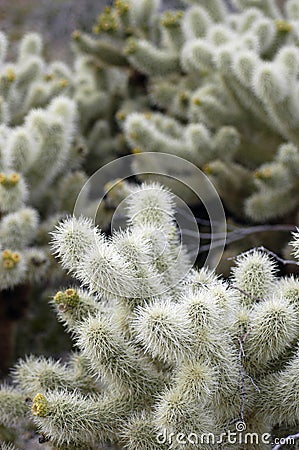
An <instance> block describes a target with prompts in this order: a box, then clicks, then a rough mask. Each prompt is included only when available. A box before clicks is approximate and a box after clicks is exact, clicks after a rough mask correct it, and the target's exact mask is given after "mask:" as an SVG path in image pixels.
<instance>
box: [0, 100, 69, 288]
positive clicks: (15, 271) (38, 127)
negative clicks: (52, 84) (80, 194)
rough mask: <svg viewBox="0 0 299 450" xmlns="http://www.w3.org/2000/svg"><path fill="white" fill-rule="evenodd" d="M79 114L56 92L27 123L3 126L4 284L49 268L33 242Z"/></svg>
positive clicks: (0, 233) (0, 225)
mask: <svg viewBox="0 0 299 450" xmlns="http://www.w3.org/2000/svg"><path fill="white" fill-rule="evenodd" d="M75 120H76V107H75V104H74V102H73V101H71V100H69V99H67V98H64V97H57V98H56V99H55V100H53V101H52V102H51V103H50V105H49V107H48V108H47V109H44V110H42V109H36V110H32V111H31V112H30V113H29V114H28V115H27V117H26V120H25V123H24V125H22V126H19V127H8V126H6V125H2V126H1V127H0V134H1V151H0V171H1V173H0V211H1V219H0V243H1V250H2V254H1V265H0V273H1V277H0V289H7V288H11V287H14V286H16V285H18V284H20V283H21V282H25V281H26V280H28V279H29V280H30V281H36V280H38V279H39V278H40V277H41V276H42V275H43V274H44V273H45V268H46V267H47V261H48V257H47V255H46V253H45V251H44V249H43V248H41V247H40V248H38V246H37V247H34V248H33V247H32V243H33V242H34V241H35V242H36V241H37V236H38V232H39V226H40V214H41V215H43V214H44V213H45V211H43V209H44V204H45V202H46V201H45V197H46V196H47V188H48V187H49V185H50V183H51V182H53V180H54V179H57V177H58V175H59V174H62V172H63V170H64V168H65V167H66V164H68V163H69V160H70V158H72V156H73V155H72V147H71V146H72V142H73V134H74V126H75ZM28 203H29V204H31V205H30V206H27V205H28ZM39 213H40V214H39Z"/></svg>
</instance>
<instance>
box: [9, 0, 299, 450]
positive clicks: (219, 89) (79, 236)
mask: <svg viewBox="0 0 299 450" xmlns="http://www.w3.org/2000/svg"><path fill="white" fill-rule="evenodd" d="M185 3H186V4H187V5H186V7H185V8H184V9H183V10H173V11H166V12H163V13H161V2H160V1H159V0H115V2H114V4H113V6H112V7H107V8H106V9H105V10H104V11H103V13H102V14H100V15H99V17H98V19H97V21H96V24H95V26H94V29H93V36H91V35H88V34H85V33H81V32H80V31H75V32H74V34H73V38H72V46H73V50H74V63H73V67H71V66H69V65H67V64H65V63H63V62H58V61H53V62H51V63H47V62H45V60H44V58H43V55H42V47H43V46H42V40H41V38H40V36H39V35H37V34H35V33H30V34H28V35H26V36H25V37H24V38H23V39H22V41H21V42H20V44H19V47H18V49H17V56H16V58H15V60H14V62H9V61H8V59H9V57H8V56H7V54H8V55H9V52H8V48H7V47H8V43H7V38H6V36H5V35H4V34H2V33H0V69H1V70H0V369H1V370H5V369H6V368H7V365H8V364H9V359H10V358H11V356H12V353H11V352H12V349H13V345H14V335H15V326H16V320H17V319H18V318H19V317H21V316H22V314H23V313H24V310H26V308H27V306H28V299H29V298H30V296H31V295H32V293H31V289H32V286H35V285H38V284H40V283H41V282H42V281H44V280H46V281H47V283H48V284H49V285H50V284H51V281H53V280H55V282H56V284H57V280H59V283H61V285H62V286H63V287H61V290H60V291H58V292H57V293H56V295H55V296H53V298H52V300H51V305H52V307H53V309H54V310H55V312H56V314H57V317H58V320H59V321H60V322H62V323H63V325H64V326H65V328H66V330H67V331H68V332H69V333H70V335H71V336H72V338H73V339H74V345H75V347H76V351H74V352H73V353H72V354H71V355H70V356H69V358H68V360H67V361H64V362H61V361H55V360H54V359H52V358H49V359H47V358H45V357H35V356H32V355H31V356H28V357H27V358H26V359H24V360H21V361H19V363H18V364H17V365H16V366H15V368H14V370H13V373H12V378H13V382H12V384H4V385H2V386H1V389H0V437H1V438H3V437H5V441H7V442H6V443H5V442H3V443H1V442H0V448H1V449H2V450H16V449H17V447H18V446H19V447H22V445H23V443H22V442H21V438H20V436H22V435H23V432H24V430H31V431H32V430H36V431H37V432H38V433H40V440H41V441H44V442H45V443H44V448H45V449H48V448H49V449H53V450H57V449H58V450H66V449H69V450H80V449H81V450H96V449H101V448H103V447H104V448H105V446H106V445H110V446H112V447H113V448H115V449H121V448H126V449H128V450H158V449H162V450H163V449H165V450H166V449H169V448H175V449H178V450H180V449H182V450H183V449H186V450H191V449H193V448H196V449H199V450H209V449H210V450H212V449H216V447H217V442H219V439H220V436H224V437H223V442H222V443H221V445H220V447H219V449H222V448H223V449H226V448H227V449H231V450H247V449H248V450H249V449H252V450H255V449H256V450H267V449H270V448H271V442H273V439H274V437H275V433H276V432H277V430H278V429H281V430H282V429H283V430H286V435H287V434H290V433H291V432H293V431H294V430H296V429H297V431H298V428H299V410H298V391H299V382H298V380H299V371H298V367H299V351H298V340H299V306H298V305H299V281H298V279H297V278H296V277H295V276H289V277H279V276H278V270H279V268H278V266H277V264H276V262H275V260H274V259H273V258H272V257H271V256H269V255H268V254H266V253H265V252H264V251H262V250H251V251H248V252H245V253H242V254H241V255H240V256H238V257H236V258H235V260H234V268H233V269H232V272H231V275H230V277H229V278H228V279H227V280H224V279H222V278H220V277H218V276H217V275H216V274H215V273H214V272H213V271H210V270H208V269H206V268H202V269H199V268H196V267H193V268H190V261H189V257H188V252H187V250H186V249H185V248H183V247H182V245H181V241H180V236H179V233H178V230H177V226H176V222H175V203H174V199H173V197H172V194H171V193H170V192H169V191H168V190H167V188H163V187H161V186H159V185H157V184H155V183H149V184H141V185H139V186H137V185H132V184H129V183H127V182H126V181H120V182H119V183H118V184H117V185H116V187H114V188H113V189H112V190H111V191H110V187H111V186H110V185H109V184H108V185H107V186H106V188H107V191H109V194H108V196H106V198H105V200H104V201H103V202H102V203H101V205H100V207H99V210H98V213H97V217H96V220H97V223H100V224H101V226H102V228H104V227H105V225H107V223H108V222H109V220H110V219H111V216H112V210H113V208H114V207H116V206H117V205H118V204H119V203H120V202H121V201H122V200H123V199H124V198H125V197H128V198H127V200H126V206H127V208H126V210H125V211H126V214H127V228H126V229H125V230H124V231H114V232H113V233H112V235H111V236H110V237H109V238H108V237H107V236H106V235H105V234H104V232H103V231H102V230H101V229H100V228H98V227H97V226H96V224H93V223H92V222H91V221H90V220H89V219H87V218H85V217H84V216H81V217H79V218H75V217H69V216H68V217H67V218H66V215H67V214H68V213H71V212H72V210H73V207H74V204H75V201H76V198H77V195H78V193H79V192H80V190H81V188H82V186H83V185H84V184H85V182H86V181H87V175H86V173H88V174H91V173H92V172H94V171H95V170H96V169H98V168H99V167H101V166H104V165H105V164H106V163H108V162H110V161H111V160H113V159H115V158H117V157H119V156H122V155H125V154H127V153H130V152H131V153H133V154H137V153H141V152H162V153H167V154H171V155H176V156H180V157H182V158H184V159H187V160H189V161H190V162H192V163H193V164H194V165H195V166H197V167H198V168H200V169H202V170H203V171H204V172H205V173H206V174H207V175H208V176H209V177H210V178H211V180H212V181H213V183H214V184H215V186H216V188H217V190H218V192H219V194H220V196H221V198H222V200H223V201H224V204H225V206H226V208H227V211H228V213H229V215H230V216H231V217H232V218H233V220H235V219H237V220H238V219H240V220H242V221H244V220H249V221H252V222H256V223H265V222H267V221H272V222H273V221H275V220H280V221H284V222H287V221H291V222H292V223H293V224H294V225H298V215H297V216H296V213H297V210H298V203H299V195H298V192H299V184H298V183H299V181H298V173H299V150H298V149H299V138H298V136H299V108H298V100H299V84H298V81H297V79H298V74H299V34H298V25H299V0H286V1H285V2H284V6H283V9H282V8H280V7H279V6H278V4H277V3H276V2H275V0H246V1H245V0H234V1H233V2H232V3H233V6H234V8H233V10H230V9H228V7H227V5H226V2H225V1H224V0H209V1H204V0H185ZM135 161H136V162H135V166H136V168H137V169H140V170H141V171H142V172H144V173H146V167H138V158H137V157H135ZM82 167H83V170H82ZM170 169H171V168H170ZM139 178H140V179H141V181H142V176H140V177H139ZM139 181H140V180H139ZM112 185H114V183H112ZM178 194H179V193H178ZM184 195H185V194H182V197H184ZM190 202H192V199H190ZM85 206H86V211H85V212H86V216H88V211H89V208H91V209H92V208H93V206H94V205H89V204H87V205H85ZM57 223H59V225H58V226H57V228H56V230H55V231H54V232H53V229H54V228H55V226H56V225H57ZM49 232H52V252H51V250H50V248H49V245H48V244H49ZM278 241H279V243H280V244H281V242H282V241H281V240H280V236H279V237H278ZM291 244H292V245H293V255H294V257H295V258H296V259H297V260H299V231H298V232H296V233H295V234H294V240H293V241H292V243H291ZM244 247H246V244H245V245H244ZM280 250H281V245H280ZM234 252H235V250H233V253H234ZM54 256H57V258H58V259H59V260H60V263H61V264H60V266H59V265H58V264H57V263H56V261H55V258H54ZM62 269H63V270H62ZM67 272H68V274H67ZM70 276H72V277H73V278H74V279H75V281H74V283H73V284H72V285H71V286H67V285H66V284H67V283H68V282H69V281H70ZM237 423H241V424H243V425H245V426H246V432H247V433H257V434H258V436H259V437H260V438H259V440H258V443H252V442H250V443H246V442H244V441H243V440H242V439H241V440H240V441H238V443H237V444H233V443H231V442H228V441H227V435H228V433H229V432H231V431H236V424H237ZM237 432H238V434H239V435H240V433H241V434H242V432H240V430H238V429H237ZM244 432H245V431H244ZM209 434H213V436H214V439H215V440H216V444H215V442H212V443H211V442H210V441H209V440H207V439H205V437H204V436H207V435H209ZM243 434H244V433H243ZM266 434H269V435H271V437H272V438H273V439H272V440H270V441H269V442H267V443H265V442H263V440H262V439H261V436H264V435H266ZM188 437H189V438H190V437H191V441H189V440H188ZM162 438H163V439H164V441H163V439H162ZM182 438H183V439H184V438H187V440H188V442H187V443H184V444H183V443H182V442H181V440H182ZM241 438H242V436H241ZM194 439H199V442H198V443H194ZM217 439H218V441H217ZM162 441H163V442H162ZM10 442H11V443H10ZM14 445H15V446H16V447H14Z"/></svg>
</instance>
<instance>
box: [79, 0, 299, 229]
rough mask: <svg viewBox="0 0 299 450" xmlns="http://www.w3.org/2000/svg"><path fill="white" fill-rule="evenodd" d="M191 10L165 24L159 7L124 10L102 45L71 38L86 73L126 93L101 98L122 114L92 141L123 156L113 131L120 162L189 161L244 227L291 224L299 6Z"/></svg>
mask: <svg viewBox="0 0 299 450" xmlns="http://www.w3.org/2000/svg"><path fill="white" fill-rule="evenodd" d="M186 3H187V4H189V5H187V7H186V8H184V9H183V10H182V11H181V10H176V11H166V12H164V13H161V12H160V7H161V4H160V2H159V1H158V0H140V1H139V0H138V1H137V0H118V1H115V3H114V6H113V7H107V8H106V9H105V10H104V12H103V13H102V14H101V15H100V16H99V17H98V20H97V23H96V25H95V27H94V30H93V31H94V37H91V36H89V35H86V34H83V33H80V32H76V33H74V36H73V40H74V45H75V47H76V49H77V51H78V52H79V55H81V56H79V57H78V61H80V62H81V64H83V63H84V66H85V69H86V70H87V62H88V63H89V70H90V71H91V70H92V68H93V71H95V67H98V70H100V68H101V71H102V75H101V77H100V78H101V79H102V80H103V79H106V77H107V76H109V75H111V77H112V80H113V81H114V80H115V77H117V76H119V77H121V79H122V81H123V85H122V86H123V87H125V90H124V91H123V92H122V93H121V92H118V93H117V94H116V93H115V92H114V99H112V97H111V90H110V92H109V89H107V87H104V86H103V87H102V88H101V89H100V91H99V90H97V93H98V95H102V96H106V97H107V98H108V97H109V96H110V101H111V100H113V105H114V106H113V107H112V110H113V108H114V109H115V110H117V108H118V110H117V111H116V115H115V118H116V122H117V123H116V124H115V122H113V121H111V120H110V122H107V116H106V117H104V116H103V117H102V119H101V120H100V121H97V125H95V126H94V130H93V132H92V135H93V136H96V134H97V133H98V134H97V135H98V136H99V138H100V136H101V138H102V139H103V138H104V141H105V145H104V146H103V147H101V148H102V150H103V149H104V148H105V149H108V148H109V144H108V142H110V145H111V146H112V147H113V149H114V150H115V149H116V148H117V147H116V145H115V141H114V139H115V133H116V130H117V127H116V125H117V126H118V129H119V130H120V131H121V133H122V134H121V135H124V137H125V147H124V148H123V149H122V150H121V148H119V150H118V151H124V150H125V148H126V146H127V147H128V149H130V150H131V151H132V152H133V153H135V152H147V151H157V152H165V153H170V154H175V155H178V156H182V157H184V158H186V159H188V160H190V161H192V162H194V163H195V164H196V165H197V166H198V167H200V168H202V169H203V170H204V171H205V172H206V173H207V174H208V175H209V176H210V177H211V178H212V180H213V181H214V182H215V184H216V186H217V188H218V190H219V192H220V194H221V196H222V198H223V200H224V202H225V204H226V206H227V208H228V210H229V211H230V212H232V213H233V214H234V215H235V216H236V217H239V218H248V219H250V220H252V221H254V222H265V221H268V220H271V219H277V218H283V217H285V216H286V215H287V214H289V213H293V212H294V211H295V210H296V207H297V206H298V177H297V176H296V174H297V173H298V164H299V162H298V161H299V153H298V145H299V142H298V127H299V110H298V106H297V104H298V101H297V100H298V82H297V78H298V68H299V52H298V40H299V37H298V32H297V28H298V21H299V2H298V1H297V0H288V1H286V2H284V8H283V10H282V9H280V8H279V7H278V4H276V2H275V1H274V0H267V1H261V0H257V1H242V0H235V1H234V9H233V11H231V10H229V9H228V7H227V5H226V2H225V1H224V0H212V1H209V2H206V1H203V0H194V1H193V0H192V1H191V0H190V1H186ZM109 79H110V76H109ZM133 83H134V84H133ZM90 89H92V87H91V85H90ZM98 104H99V103H98ZM100 104H101V105H103V104H104V103H103V101H102V102H101V103H100ZM105 104H106V103H105ZM109 104H110V103H109ZM110 106H111V104H110ZM88 110H89V111H90V110H91V109H90V106H88ZM109 111H111V107H110V108H109ZM104 119H105V120H106V126H104V123H103V120H104ZM109 123H110V125H109ZM107 124H108V125H109V126H108V125H107ZM108 128H109V130H110V132H111V129H112V135H111V136H110V135H109V131H108ZM104 130H105V135H104V136H103V134H102V133H104ZM121 141H122V139H121ZM106 143H107V145H106ZM98 151H99V150H98Z"/></svg>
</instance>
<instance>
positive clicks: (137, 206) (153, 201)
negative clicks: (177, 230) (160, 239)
mask: <svg viewBox="0 0 299 450" xmlns="http://www.w3.org/2000/svg"><path fill="white" fill-rule="evenodd" d="M127 203H128V216H129V217H130V221H131V223H132V224H133V225H153V226H155V227H159V226H161V227H162V228H163V229H164V228H165V229H166V230H167V228H169V229H170V228H171V224H172V222H173V214H174V201H173V196H172V194H171V193H170V192H169V191H168V190H167V189H166V188H164V187H162V186H161V185H159V184H157V183H152V184H143V185H141V186H140V187H137V188H136V189H134V191H133V192H132V194H131V195H130V196H129V198H128V200H127Z"/></svg>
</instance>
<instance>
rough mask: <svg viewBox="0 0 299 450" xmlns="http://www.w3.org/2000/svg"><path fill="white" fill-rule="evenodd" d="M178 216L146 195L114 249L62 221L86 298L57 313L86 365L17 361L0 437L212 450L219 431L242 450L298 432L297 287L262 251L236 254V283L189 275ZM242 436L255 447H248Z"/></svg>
mask: <svg viewBox="0 0 299 450" xmlns="http://www.w3.org/2000/svg"><path fill="white" fill-rule="evenodd" d="M174 212H175V207H174V203H173V199H172V195H171V194H170V192H169V191H167V190H166V189H165V188H162V187H161V186H159V185H157V184H148V185H146V184H144V185H142V186H141V187H139V188H135V191H134V195H132V196H130V201H129V204H128V227H127V229H126V230H124V231H118V232H115V233H114V234H113V235H112V237H111V238H110V239H107V238H106V237H105V236H104V235H103V234H102V232H101V230H99V229H98V228H95V227H94V226H93V225H92V223H91V221H89V220H87V219H84V218H83V217H81V218H77V219H76V218H74V217H70V218H68V219H65V220H64V221H63V222H61V223H60V225H59V226H58V227H57V229H56V231H55V232H54V233H53V241H52V242H53V251H54V252H55V254H56V255H57V256H58V257H59V259H60V261H61V264H62V266H63V267H65V268H66V269H68V270H69V271H70V272H71V273H72V274H73V276H74V277H75V278H76V279H77V280H78V281H79V282H80V283H81V287H80V288H77V287H75V286H73V287H69V288H67V289H62V290H60V291H59V292H57V294H56V295H55V296H54V297H53V299H52V301H51V303H52V305H53V307H54V308H55V310H56V312H57V315H58V319H59V320H61V321H62V322H63V323H64V325H65V327H66V329H67V330H68V331H69V332H70V333H71V334H72V336H73V337H74V341H75V344H76V347H77V349H78V350H77V351H78V353H75V354H73V355H72V356H71V357H70V361H69V363H61V362H55V361H54V360H52V359H48V360H47V359H45V358H40V357H39V358H36V357H34V356H30V357H29V358H27V359H26V360H24V361H20V362H19V363H18V365H17V366H16V367H15V369H14V372H13V379H14V383H15V386H14V387H8V386H3V387H2V389H1V391H0V411H1V414H0V417H1V422H2V424H3V425H4V426H8V427H9V426H11V425H13V424H15V425H16V424H18V425H20V426H21V425H22V426H24V427H28V426H29V424H30V423H31V424H32V423H33V424H34V425H35V426H36V427H37V429H38V430H39V432H40V433H42V435H43V436H44V437H45V439H46V440H49V441H48V445H50V446H52V448H59V449H66V448H67V449H76V448H78V449H80V448H81V449H83V448H84V449H87V448H88V449H89V448H90V449H97V448H100V446H101V445H104V444H105V443H108V442H110V443H112V444H113V445H114V446H116V448H129V449H131V450H137V449H138V450H140V449H141V450H142V449H144V450H145V449H146V450H147V449H164V448H165V449H166V448H178V449H183V448H190V449H191V448H198V449H211V448H215V445H216V444H215V442H212V441H211V440H210V443H208V441H207V435H208V434H209V433H212V435H213V436H214V439H220V436H222V439H223V442H222V445H223V448H231V449H238V450H240V449H242V450H243V449H247V448H248V449H249V448H250V449H254V448H256V449H267V448H271V445H270V444H271V442H272V440H273V436H271V433H272V430H273V428H274V427H275V426H276V425H277V424H280V425H281V424H284V426H286V427H288V426H289V427H292V426H296V425H297V423H298V419H299V418H298V406H297V395H298V394H297V393H298V379H299V378H298V349H297V347H298V339H299V325H298V323H299V321H298V313H299V312H298V299H299V282H298V280H297V279H296V278H295V277H285V278H280V277H279V276H277V264H276V262H275V260H274V259H273V258H272V257H270V256H268V255H267V254H266V253H265V252H264V251H260V250H252V251H249V252H246V253H244V254H242V255H240V256H238V258H237V259H236V261H235V262H236V264H235V268H234V269H233V272H232V275H231V278H230V279H229V280H227V281H224V280H223V279H221V278H219V277H217V276H216V275H215V273H214V272H212V271H211V270H209V269H207V268H202V269H196V268H191V267H190V263H189V262H188V255H187V254H186V251H185V249H184V248H181V245H180V239H179V235H178V233H177V231H176V227H175V219H174ZM298 238H299V231H298V233H297V234H295V236H294V240H293V242H292V245H293V246H294V255H295V257H298V253H299V240H298ZM28 397H29V398H31V408H30V409H31V414H30V411H28V410H29V407H28V404H26V403H25V399H26V398H28ZM26 411H28V414H27V413H26ZM21 419H22V421H23V423H22V424H21V423H19V422H20V421H21ZM236 424H237V425H238V426H237V435H238V441H237V443H235V444H232V443H231V442H229V441H227V437H228V433H229V431H231V432H232V431H236V430H235V427H236ZM240 424H241V425H242V429H241V428H240ZM246 426H247V430H246V432H247V433H256V434H257V435H258V436H259V443H256V441H253V442H252V441H250V443H249V444H248V443H247V444H246V442H245V441H244V440H242V437H243V438H244V433H245V431H244V428H245V427H246ZM242 430H243V432H242ZM210 436H211V435H210ZM262 436H264V438H263V439H264V440H263V442H262V441H261V437H262ZM265 436H266V437H267V436H268V438H267V439H268V441H266V442H265V439H266V438H265ZM182 439H183V440H184V442H185V443H183V441H182ZM195 439H198V443H197V444H194V440H195ZM210 439H211V437H210ZM201 440H203V442H201ZM216 442H219V441H216Z"/></svg>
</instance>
